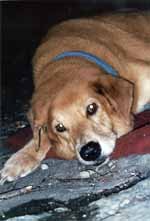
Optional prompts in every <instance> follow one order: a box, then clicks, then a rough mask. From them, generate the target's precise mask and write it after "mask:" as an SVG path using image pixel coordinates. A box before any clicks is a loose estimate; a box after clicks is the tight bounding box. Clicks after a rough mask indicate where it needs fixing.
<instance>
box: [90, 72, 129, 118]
mask: <svg viewBox="0 0 150 221" xmlns="http://www.w3.org/2000/svg"><path fill="white" fill-rule="evenodd" d="M94 90H95V91H96V92H97V93H98V94H100V95H102V96H103V97H104V99H105V101H106V103H107V105H108V106H109V109H110V110H111V112H112V114H113V113H114V114H115V113H117V114H118V116H120V117H123V118H124V120H127V121H129V118H130V114H131V107H132V102H133V84H132V83H130V82H129V81H127V80H125V79H123V78H120V77H112V76H110V75H106V74H102V75H100V77H99V79H98V80H97V81H96V82H95V83H94Z"/></svg>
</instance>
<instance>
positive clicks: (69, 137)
mask: <svg viewBox="0 0 150 221" xmlns="http://www.w3.org/2000/svg"><path fill="white" fill-rule="evenodd" d="M82 72H83V71H82ZM59 80H60V79H58V81H59ZM51 81H52V79H51ZM61 82H63V83H61V85H60V84H59V85H58V82H57V80H55V82H54V81H53V83H52V84H53V90H51V91H50V93H51V95H50V97H49V96H48V94H46V95H44V94H43V95H42V96H45V97H46V100H44V98H43V97H40V98H38V101H39V100H40V99H42V102H43V103H42V102H40V105H38V106H36V108H35V111H34V118H35V122H36V124H37V125H38V124H39V125H41V124H42V123H41V122H43V124H46V125H47V132H46V134H47V138H48V139H47V140H48V142H49V144H50V145H51V146H53V148H55V149H56V152H57V153H58V154H59V155H60V156H62V158H65V159H73V158H76V157H77V158H78V159H79V161H80V162H82V163H84V164H87V165H88V164H100V163H102V162H104V161H105V159H106V158H107V157H108V156H109V155H110V154H111V153H112V151H113V150H114V147H115V142H116V139H117V138H118V137H120V136H121V135H123V134H125V133H127V132H128V131H130V130H131V129H132V125H133V124H132V115H131V105H132V98H133V94H132V92H133V85H132V84H131V83H129V82H128V81H126V80H124V79H122V78H120V77H117V78H115V77H112V76H109V75H107V74H105V73H101V74H99V73H97V71H96V72H93V73H92V74H90V75H89V74H88V73H86V75H85V73H84V74H83V73H80V74H79V75H76V76H74V77H73V79H72V80H71V78H70V79H69V77H68V78H67V79H65V82H64V81H63V80H61ZM49 87H50V86H49ZM54 91H55V93H54ZM48 100H49V102H48ZM37 103H38V102H37ZM37 112H38V114H37ZM35 116H36V117H35ZM37 118H38V119H40V120H37ZM41 118H42V121H41ZM33 130H34V126H33ZM49 144H48V145H49ZM41 148H42V144H41Z"/></svg>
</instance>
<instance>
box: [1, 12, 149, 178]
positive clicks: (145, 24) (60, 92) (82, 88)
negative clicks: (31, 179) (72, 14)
mask: <svg viewBox="0 0 150 221" xmlns="http://www.w3.org/2000/svg"><path fill="white" fill-rule="evenodd" d="M65 51H85V52H88V53H91V54H93V55H95V56H97V57H99V58H101V59H103V60H104V61H105V62H107V63H108V64H109V65H111V66H112V67H113V68H114V69H115V70H116V71H117V72H118V74H119V77H113V76H111V75H109V74H108V73H106V72H105V71H104V70H102V69H101V68H100V67H99V66H98V65H97V64H95V63H94V62H91V61H89V60H87V59H85V58H82V57H65V58H63V59H60V60H57V61H54V60H53V58H55V57H56V56H57V55H59V54H61V53H62V52H65ZM33 68H34V83H35V91H34V94H33V97H32V102H31V110H30V112H29V119H30V121H31V126H32V129H33V134H34V139H32V140H31V141H30V142H29V143H28V144H27V145H26V146H25V147H24V148H23V149H22V150H20V151H19V152H17V153H16V154H15V155H13V156H12V157H11V158H10V159H9V160H8V162H7V163H6V164H5V167H4V169H3V170H2V173H1V176H2V181H4V180H8V181H11V180H14V179H16V178H18V177H20V176H25V175H26V174H28V173H29V172H31V171H32V170H33V169H34V168H36V167H37V166H38V165H39V164H40V162H41V161H42V160H43V159H44V158H45V155H46V153H47V152H48V150H49V149H50V148H53V149H54V150H55V152H56V153H57V155H58V156H60V157H61V158H64V159H73V158H76V157H77V158H78V159H79V160H80V161H81V162H83V163H85V164H94V163H95V162H96V163H98V162H101V160H102V159H103V158H106V157H107V156H108V155H109V154H111V153H112V151H113V149H114V147H115V141H116V139H117V138H118V137H120V136H121V135H123V134H125V133H128V132H129V131H130V130H132V126H133V120H132V113H137V112H140V111H142V110H143V107H144V105H146V104H148V103H149V102H150V13H149V12H145V13H143V14H142V13H140V14H139V13H127V14H113V15H107V16H103V15H102V16H99V17H98V16H96V17H93V18H87V19H86V18H85V19H84V18H83V19H75V20H70V21H66V22H63V23H61V24H59V25H57V26H56V27H54V28H52V29H51V30H50V31H49V32H48V34H47V36H46V37H45V39H44V40H43V42H42V44H41V45H40V46H39V48H38V49H37V51H36V54H35V57H34V59H33ZM43 125H44V126H43ZM44 127H45V128H46V129H45V130H44ZM39 133H40V135H39ZM38 136H40V138H39V137H38ZM39 140H40V141H39ZM39 143H40V144H39ZM38 145H39V146H41V147H39V148H40V149H39V150H38V151H36V150H35V146H38ZM88 151H89V152H91V155H92V157H91V156H89V155H88V154H89V153H88ZM85 155H86V156H85ZM16 161H18V162H19V163H18V164H16Z"/></svg>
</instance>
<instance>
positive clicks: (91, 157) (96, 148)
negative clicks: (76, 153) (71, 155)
mask: <svg viewBox="0 0 150 221" xmlns="http://www.w3.org/2000/svg"><path fill="white" fill-rule="evenodd" d="M100 155H101V147H100V144H99V143H97V142H93V141H90V142H88V143H87V144H86V145H84V146H83V147H82V148H81V150H80V156H81V157H82V159H83V160H85V161H95V160H96V159H97V158H98V157H100Z"/></svg>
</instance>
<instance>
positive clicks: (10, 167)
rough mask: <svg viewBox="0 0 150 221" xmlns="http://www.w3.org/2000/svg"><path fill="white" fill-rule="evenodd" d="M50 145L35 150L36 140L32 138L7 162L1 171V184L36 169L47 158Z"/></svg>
mask: <svg viewBox="0 0 150 221" xmlns="http://www.w3.org/2000/svg"><path fill="white" fill-rule="evenodd" d="M49 148H50V147H48V146H47V145H45V146H42V147H41V148H40V149H39V151H38V152H36V150H35V143H34V140H33V139H32V140H30V141H29V142H28V143H27V144H26V145H25V146H24V148H23V149H21V150H19V151H18V152H16V153H15V154H13V155H12V156H11V157H10V159H8V161H7V162H6V163H5V165H4V168H3V169H2V170H1V172H0V176H1V180H0V184H3V183H4V182H5V181H13V180H16V179H17V178H19V177H24V176H26V175H27V174H29V173H31V172H32V171H33V170H35V169H36V168H37V167H38V166H39V165H40V163H41V161H42V160H43V159H44V158H45V156H46V154H47V152H48V150H49Z"/></svg>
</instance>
